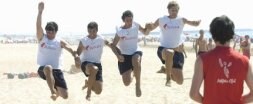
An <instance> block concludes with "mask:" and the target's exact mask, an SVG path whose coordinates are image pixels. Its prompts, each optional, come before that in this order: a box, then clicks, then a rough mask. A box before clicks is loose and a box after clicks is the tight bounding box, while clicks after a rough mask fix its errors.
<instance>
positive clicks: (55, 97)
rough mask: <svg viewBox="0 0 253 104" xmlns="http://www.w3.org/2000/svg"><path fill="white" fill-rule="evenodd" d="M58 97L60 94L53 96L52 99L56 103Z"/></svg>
mask: <svg viewBox="0 0 253 104" xmlns="http://www.w3.org/2000/svg"><path fill="white" fill-rule="evenodd" d="M58 96H59V95H58V94H52V95H51V99H52V100H53V101H55V100H56V99H57V98H58Z"/></svg>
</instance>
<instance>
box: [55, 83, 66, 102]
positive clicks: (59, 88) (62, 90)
mask: <svg viewBox="0 0 253 104" xmlns="http://www.w3.org/2000/svg"><path fill="white" fill-rule="evenodd" d="M56 88H57V93H58V94H59V96H61V97H62V98H63V99H67V98H68V91H67V89H64V88H61V87H58V86H56Z"/></svg>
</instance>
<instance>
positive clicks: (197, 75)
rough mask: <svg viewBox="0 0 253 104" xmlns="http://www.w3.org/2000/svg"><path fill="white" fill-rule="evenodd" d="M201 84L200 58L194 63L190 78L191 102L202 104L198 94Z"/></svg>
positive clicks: (201, 66) (201, 97)
mask: <svg viewBox="0 0 253 104" xmlns="http://www.w3.org/2000/svg"><path fill="white" fill-rule="evenodd" d="M202 82H203V63H202V60H201V58H200V57H198V58H197V60H196V62H195V68H194V74H193V78H192V85H191V90H190V97H191V99H192V100H194V101H196V102H199V103H202V100H203V96H202V95H201V94H200V92H199V91H200V86H201V84H202Z"/></svg>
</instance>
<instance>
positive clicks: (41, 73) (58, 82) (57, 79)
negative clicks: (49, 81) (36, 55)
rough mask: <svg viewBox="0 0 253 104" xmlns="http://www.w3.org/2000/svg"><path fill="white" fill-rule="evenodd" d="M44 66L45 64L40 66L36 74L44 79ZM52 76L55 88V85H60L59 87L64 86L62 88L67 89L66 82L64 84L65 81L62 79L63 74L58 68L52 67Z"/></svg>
mask: <svg viewBox="0 0 253 104" xmlns="http://www.w3.org/2000/svg"><path fill="white" fill-rule="evenodd" d="M44 67H45V66H40V67H39V69H38V74H39V76H40V77H41V78H42V79H44V80H46V76H45V74H44V71H43V70H44ZM53 76H54V80H55V85H54V86H55V88H56V86H58V87H61V88H64V89H68V88H67V84H66V81H65V79H64V76H63V73H62V71H61V70H60V69H53Z"/></svg>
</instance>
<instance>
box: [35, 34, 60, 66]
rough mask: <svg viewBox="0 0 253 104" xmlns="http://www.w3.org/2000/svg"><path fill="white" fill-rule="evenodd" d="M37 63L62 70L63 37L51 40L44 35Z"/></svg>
mask: <svg viewBox="0 0 253 104" xmlns="http://www.w3.org/2000/svg"><path fill="white" fill-rule="evenodd" d="M38 47H39V48H38V55H37V64H38V65H40V66H45V65H51V66H52V67H53V69H61V70H62V58H63V57H62V48H61V39H60V38H57V37H56V38H54V39H53V40H49V39H48V38H47V35H44V36H43V38H42V40H41V41H40V43H39V45H38Z"/></svg>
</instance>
